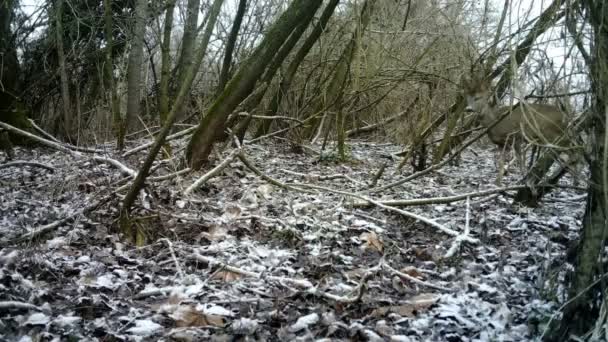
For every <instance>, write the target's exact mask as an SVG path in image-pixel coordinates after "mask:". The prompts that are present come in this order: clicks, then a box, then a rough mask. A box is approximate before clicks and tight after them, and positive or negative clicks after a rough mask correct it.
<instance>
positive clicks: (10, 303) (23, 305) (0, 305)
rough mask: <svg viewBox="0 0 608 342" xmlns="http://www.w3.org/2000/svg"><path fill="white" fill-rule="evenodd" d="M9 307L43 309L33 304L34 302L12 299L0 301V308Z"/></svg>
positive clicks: (5, 308) (6, 308)
mask: <svg viewBox="0 0 608 342" xmlns="http://www.w3.org/2000/svg"><path fill="white" fill-rule="evenodd" d="M10 309H19V310H36V311H43V310H42V308H41V307H39V306H37V305H34V304H30V303H24V302H17V301H13V300H8V301H1V302H0V310H10Z"/></svg>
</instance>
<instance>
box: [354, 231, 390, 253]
mask: <svg viewBox="0 0 608 342" xmlns="http://www.w3.org/2000/svg"><path fill="white" fill-rule="evenodd" d="M359 238H360V239H361V240H363V241H366V242H367V243H366V244H365V248H367V249H371V250H375V251H377V252H380V253H382V250H383V249H384V244H383V243H382V241H381V240H380V238H378V235H376V233H375V232H365V233H363V234H361V236H360V237H359Z"/></svg>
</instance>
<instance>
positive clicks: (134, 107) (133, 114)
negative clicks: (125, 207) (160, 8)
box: [118, 0, 148, 149]
mask: <svg viewBox="0 0 608 342" xmlns="http://www.w3.org/2000/svg"><path fill="white" fill-rule="evenodd" d="M147 7H148V1H146V0H137V3H136V5H135V23H134V29H133V36H132V37H131V52H130V53H129V65H128V67H127V117H126V118H125V120H124V121H123V128H122V129H121V130H120V132H121V133H122V134H123V135H122V136H121V137H119V139H118V141H119V146H118V147H119V149H122V147H123V146H122V143H123V142H124V134H126V132H127V131H128V129H129V126H130V125H131V124H132V123H134V121H135V119H136V118H137V116H139V101H140V91H141V87H142V85H141V71H142V70H141V69H142V64H143V58H144V49H143V47H144V34H145V32H146V9H147Z"/></svg>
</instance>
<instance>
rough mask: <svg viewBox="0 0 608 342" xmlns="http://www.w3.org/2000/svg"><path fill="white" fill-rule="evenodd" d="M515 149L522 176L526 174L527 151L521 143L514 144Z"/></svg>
mask: <svg viewBox="0 0 608 342" xmlns="http://www.w3.org/2000/svg"><path fill="white" fill-rule="evenodd" d="M513 145H514V147H515V154H517V163H518V164H519V171H520V173H521V174H522V175H525V174H526V150H525V148H523V146H522V143H521V142H513Z"/></svg>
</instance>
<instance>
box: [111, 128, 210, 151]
mask: <svg viewBox="0 0 608 342" xmlns="http://www.w3.org/2000/svg"><path fill="white" fill-rule="evenodd" d="M196 127H198V126H193V127H190V128H186V129H185V130H183V131H179V132H177V133H174V134H171V135H169V136H167V138H165V143H166V142H168V141H170V140H175V139H177V138H181V137H183V136H186V135H188V134H191V133H192V132H194V131H195V130H196ZM152 145H154V141H150V142H147V143H145V144H143V145H139V146H137V147H135V148H132V149H130V150H128V151H126V152H125V153H123V154H122V157H123V158H125V157H128V156H130V155H132V154H135V153H137V152H139V151H143V150H145V149H147V148H149V147H151V146H152Z"/></svg>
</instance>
